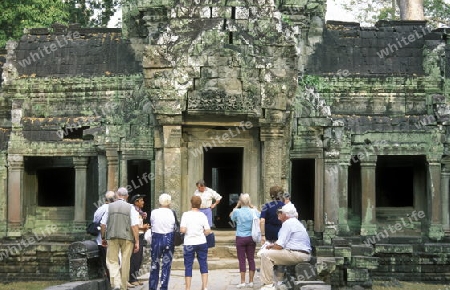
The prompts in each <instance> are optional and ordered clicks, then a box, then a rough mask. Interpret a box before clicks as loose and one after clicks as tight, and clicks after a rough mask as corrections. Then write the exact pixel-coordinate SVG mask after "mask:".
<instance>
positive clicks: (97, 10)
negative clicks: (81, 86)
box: [0, 0, 120, 48]
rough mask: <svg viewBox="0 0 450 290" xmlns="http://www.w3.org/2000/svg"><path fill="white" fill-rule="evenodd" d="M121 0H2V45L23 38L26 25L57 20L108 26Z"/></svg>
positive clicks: (39, 24) (47, 23)
mask: <svg viewBox="0 0 450 290" xmlns="http://www.w3.org/2000/svg"><path fill="white" fill-rule="evenodd" d="M119 2H120V0H0V11H1V13H0V48H1V47H4V46H5V44H6V42H7V41H8V40H10V39H15V40H17V39H19V38H20V36H21V35H22V34H23V30H24V28H35V27H50V26H51V25H52V24H53V23H61V24H68V23H79V24H80V25H81V26H82V27H106V25H107V24H108V22H109V20H110V19H111V16H112V15H114V13H115V12H116V9H117V7H118V5H119V4H120V3H119Z"/></svg>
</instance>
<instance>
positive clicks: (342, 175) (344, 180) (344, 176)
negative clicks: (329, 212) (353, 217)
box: [338, 161, 350, 235]
mask: <svg viewBox="0 0 450 290" xmlns="http://www.w3.org/2000/svg"><path fill="white" fill-rule="evenodd" d="M348 167H349V163H348V161H347V162H345V161H342V162H340V163H339V167H338V168H339V184H338V194H339V214H338V232H339V234H340V235H342V234H344V235H345V234H348V233H350V228H349V226H348Z"/></svg>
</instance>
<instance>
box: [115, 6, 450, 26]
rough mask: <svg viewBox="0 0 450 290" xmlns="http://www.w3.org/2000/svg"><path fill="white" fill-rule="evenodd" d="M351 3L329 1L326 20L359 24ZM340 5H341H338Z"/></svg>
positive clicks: (116, 19) (120, 14)
mask: <svg viewBox="0 0 450 290" xmlns="http://www.w3.org/2000/svg"><path fill="white" fill-rule="evenodd" d="M346 2H349V0H327V12H326V14H325V19H326V20H338V21H346V22H358V21H357V20H356V18H355V16H354V15H352V13H350V12H349V11H346V10H345V9H344V8H342V3H346ZM444 2H445V3H447V4H450V0H444ZM338 3H339V4H338ZM121 17H122V10H121V9H119V11H117V12H116V13H115V14H114V16H113V17H112V19H111V21H110V23H109V24H108V27H116V25H117V23H118V20H119V19H120V18H121Z"/></svg>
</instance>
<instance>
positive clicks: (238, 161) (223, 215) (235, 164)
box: [203, 147, 244, 228]
mask: <svg viewBox="0 0 450 290" xmlns="http://www.w3.org/2000/svg"><path fill="white" fill-rule="evenodd" d="M243 152H244V150H243V148H235V147H230V148H228V147H226V148H225V147H215V148H212V149H207V150H206V149H205V151H204V153H205V155H204V157H205V159H204V162H205V163H204V172H203V177H204V179H205V182H206V185H207V186H208V187H210V188H212V189H214V190H215V191H217V192H218V193H219V194H220V195H221V196H222V200H221V201H220V204H219V206H218V207H217V208H216V210H215V211H213V220H214V225H215V226H216V227H217V228H230V227H231V225H230V223H229V214H230V212H231V211H232V210H233V206H234V205H233V203H234V202H235V198H236V196H239V194H240V193H241V192H242V166H243V164H242V160H243Z"/></svg>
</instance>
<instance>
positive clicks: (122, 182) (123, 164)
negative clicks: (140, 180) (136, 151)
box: [118, 156, 137, 188]
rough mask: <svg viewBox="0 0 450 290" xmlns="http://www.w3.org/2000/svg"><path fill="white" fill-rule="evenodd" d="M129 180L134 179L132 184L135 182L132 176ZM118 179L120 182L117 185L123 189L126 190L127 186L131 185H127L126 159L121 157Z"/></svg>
mask: <svg viewBox="0 0 450 290" xmlns="http://www.w3.org/2000/svg"><path fill="white" fill-rule="evenodd" d="M131 178H132V179H133V178H134V179H135V181H134V182H137V180H136V177H135V176H132V177H131ZM119 179H120V182H119V185H118V186H119V187H122V186H123V187H125V188H127V186H128V185H131V184H128V160H127V159H126V158H124V156H122V160H120V178H119ZM131 186H132V185H131ZM132 187H133V186H132Z"/></svg>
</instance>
